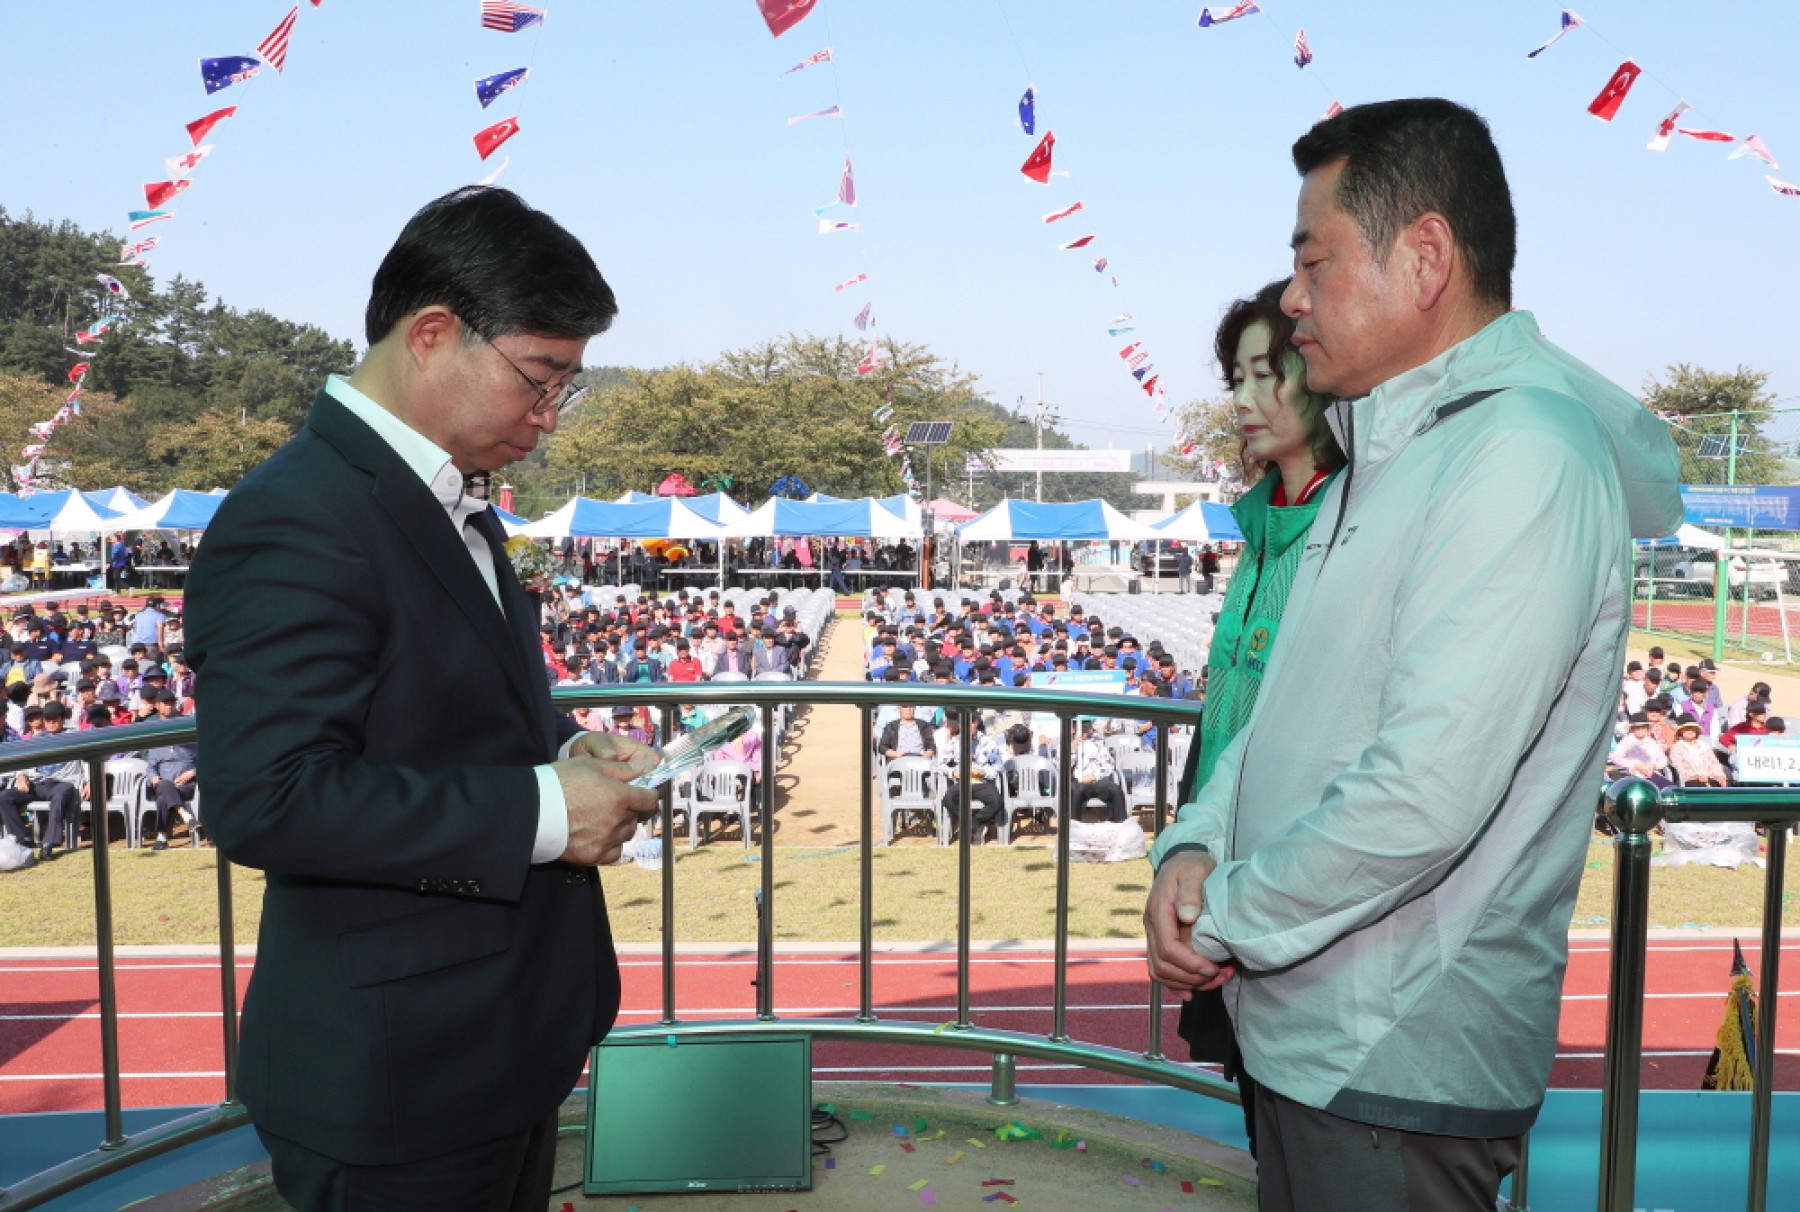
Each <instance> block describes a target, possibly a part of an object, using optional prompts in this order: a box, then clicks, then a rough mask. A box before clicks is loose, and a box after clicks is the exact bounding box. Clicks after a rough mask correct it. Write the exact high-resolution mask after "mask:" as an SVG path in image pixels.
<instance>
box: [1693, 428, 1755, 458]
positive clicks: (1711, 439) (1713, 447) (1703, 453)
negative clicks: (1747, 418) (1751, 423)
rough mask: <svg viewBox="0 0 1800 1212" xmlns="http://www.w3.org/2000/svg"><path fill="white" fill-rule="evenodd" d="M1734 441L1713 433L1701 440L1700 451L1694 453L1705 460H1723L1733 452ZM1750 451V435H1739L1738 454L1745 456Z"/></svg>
mask: <svg viewBox="0 0 1800 1212" xmlns="http://www.w3.org/2000/svg"><path fill="white" fill-rule="evenodd" d="M1731 447H1732V441H1731V439H1730V438H1729V437H1728V436H1726V435H1723V434H1716V433H1711V434H1707V435H1705V436H1704V437H1702V438H1701V439H1700V449H1699V450H1697V451H1695V452H1694V453H1695V454H1697V455H1699V456H1700V457H1701V458H1703V459H1723V458H1725V457H1727V456H1728V455H1729V454H1730V452H1731ZM1749 449H1750V435H1749V434H1739V435H1738V439H1737V453H1739V454H1743V453H1744V452H1746V451H1747V450H1749Z"/></svg>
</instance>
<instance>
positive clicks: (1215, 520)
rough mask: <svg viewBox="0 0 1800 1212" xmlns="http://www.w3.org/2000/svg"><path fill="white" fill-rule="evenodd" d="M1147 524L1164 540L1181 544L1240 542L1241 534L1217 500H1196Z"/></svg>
mask: <svg viewBox="0 0 1800 1212" xmlns="http://www.w3.org/2000/svg"><path fill="white" fill-rule="evenodd" d="M1150 525H1151V526H1152V527H1153V528H1154V529H1156V530H1158V531H1160V532H1161V536H1162V537H1163V538H1165V539H1173V540H1177V541H1179V542H1183V543H1242V542H1243V541H1244V532H1243V531H1241V530H1239V529H1238V524H1237V518H1236V517H1234V516H1233V515H1232V512H1231V510H1230V509H1229V508H1227V507H1226V506H1224V505H1221V504H1219V503H1218V502H1216V501H1195V502H1194V503H1193V504H1192V505H1189V506H1188V507H1187V508H1185V509H1183V510H1181V511H1180V512H1178V513H1172V514H1170V515H1169V516H1168V517H1166V518H1164V519H1163V520H1162V521H1160V522H1152V523H1150Z"/></svg>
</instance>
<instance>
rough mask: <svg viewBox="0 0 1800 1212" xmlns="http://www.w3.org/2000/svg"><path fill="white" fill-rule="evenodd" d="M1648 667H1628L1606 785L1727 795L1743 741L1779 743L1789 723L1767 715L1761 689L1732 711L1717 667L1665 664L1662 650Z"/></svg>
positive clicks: (1766, 695)
mask: <svg viewBox="0 0 1800 1212" xmlns="http://www.w3.org/2000/svg"><path fill="white" fill-rule="evenodd" d="M1649 656H1650V663H1649V665H1648V666H1647V667H1646V666H1645V665H1644V664H1643V663H1642V662H1639V661H1632V662H1631V663H1630V664H1629V665H1627V666H1626V667H1625V678H1624V681H1623V683H1622V684H1621V687H1620V691H1619V710H1618V723H1617V726H1616V728H1615V730H1614V731H1615V733H1616V735H1617V738H1618V739H1617V741H1616V743H1615V744H1614V745H1613V748H1612V751H1611V752H1610V753H1609V754H1608V755H1607V759H1606V775H1607V777H1608V778H1626V777H1636V778H1642V779H1648V780H1649V781H1650V782H1652V783H1654V784H1656V785H1657V786H1659V787H1670V786H1702V787H1726V786H1730V785H1732V784H1733V783H1734V782H1735V781H1736V780H1735V778H1734V777H1733V770H1734V762H1735V759H1736V756H1737V748H1738V742H1739V738H1741V737H1744V736H1766V735H1780V734H1783V733H1785V732H1786V731H1787V723H1786V722H1785V721H1784V720H1783V719H1782V718H1781V717H1780V716H1774V715H1770V714H1769V709H1770V706H1771V700H1772V697H1773V691H1772V690H1771V688H1770V686H1769V684H1768V683H1767V682H1757V683H1755V684H1754V685H1752V686H1751V688H1750V691H1749V693H1748V694H1745V695H1743V696H1741V697H1739V698H1738V699H1736V700H1735V701H1734V702H1732V703H1729V704H1727V703H1726V702H1725V699H1724V696H1723V694H1722V693H1721V692H1720V691H1719V688H1718V686H1717V684H1716V683H1717V681H1718V676H1719V671H1718V666H1717V665H1716V664H1714V663H1713V662H1712V661H1710V660H1707V661H1702V662H1701V663H1700V664H1698V665H1689V666H1687V667H1685V668H1684V667H1683V666H1682V665H1681V664H1680V662H1678V661H1669V662H1667V663H1666V664H1665V663H1664V659H1663V650H1662V649H1661V648H1652V649H1651V650H1650V653H1649Z"/></svg>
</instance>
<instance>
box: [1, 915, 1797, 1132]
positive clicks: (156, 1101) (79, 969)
mask: <svg viewBox="0 0 1800 1212" xmlns="http://www.w3.org/2000/svg"><path fill="white" fill-rule="evenodd" d="M1744 950H1745V954H1746V957H1747V958H1748V959H1749V961H1750V964H1751V967H1752V968H1753V969H1755V968H1757V967H1758V966H1759V960H1760V956H1759V954H1758V951H1759V948H1758V947H1757V946H1756V945H1755V943H1754V942H1753V941H1747V942H1746V943H1745V946H1744ZM1783 952H1784V957H1783V958H1784V961H1785V967H1786V969H1787V971H1788V972H1793V971H1795V967H1796V964H1800V939H1797V940H1793V941H1790V942H1788V943H1786V944H1784V946H1783ZM621 962H622V965H623V969H624V977H625V997H624V1009H623V1011H622V1014H621V1020H620V1021H621V1022H623V1023H642V1022H653V1021H655V1020H656V1019H657V1018H658V1017H659V1016H660V999H661V996H662V963H661V960H660V958H659V957H658V956H657V955H654V954H651V955H626V956H624V957H623V958H622V961H621ZM1051 963H1052V956H1051V955H1050V953H1048V952H1045V951H1010V950H1009V951H990V952H982V953H978V954H976V955H975V956H974V958H973V961H972V964H971V970H970V972H971V975H970V982H971V995H970V1000H971V1006H972V1014H971V1017H972V1018H973V1019H974V1021H975V1022H976V1024H977V1025H979V1026H983V1027H993V1028H1000V1029H1006V1030H1014V1031H1024V1032H1029V1033H1034V1034H1046V1033H1048V1032H1049V1030H1050V1024H1051V998H1052V985H1051ZM1730 964H1731V940H1730V939H1728V938H1716V937H1701V936H1696V937H1694V938H1692V939H1676V940H1661V941H1657V942H1652V943H1651V944H1650V955H1649V965H1648V973H1649V977H1648V997H1647V999H1646V1017H1645V1027H1644V1045H1645V1057H1644V1070H1643V1073H1644V1085H1645V1087H1646V1088H1650V1089H1682V1090H1692V1089H1696V1088H1698V1086H1699V1084H1700V1077H1701V1074H1702V1073H1703V1072H1704V1070H1705V1065H1706V1058H1707V1056H1708V1054H1709V1053H1710V1051H1711V1049H1712V1041H1713V1036H1714V1033H1715V1032H1716V1031H1717V1030H1718V1027H1719V1022H1720V1018H1721V1015H1722V1012H1723V1005H1724V1002H1723V996H1724V991H1725V989H1726V986H1727V979H1726V974H1727V972H1728V970H1729V968H1730ZM118 971H119V1009H120V1022H119V1054H120V1059H121V1064H122V1069H123V1073H124V1077H123V1081H122V1089H123V1093H124V1101H125V1105H126V1106H131V1107H152V1106H172V1105H191V1104H204V1103H215V1102H217V1101H219V1100H220V1099H221V1098H223V1097H224V1085H223V1075H222V1072H221V1059H220V1058H221V1055H222V1046H221V1042H220V1030H219V1025H218V1006H219V974H218V965H217V963H216V961H213V960H209V959H206V958H132V959H126V960H122V961H120V963H119V965H118ZM755 971H756V965H755V961H754V957H753V956H751V955H749V954H748V953H745V952H730V953H721V954H715V955H707V956H689V955H684V956H683V957H682V958H681V960H680V961H679V965H678V969H677V985H676V992H677V1006H678V1010H679V1014H680V1016H681V1017H682V1018H686V1019H702V1018H748V1017H751V1016H752V1015H754V1013H755V1006H756V998H755V989H754V987H753V986H752V984H751V980H752V978H753V977H754V975H755ZM249 975H250V961H248V960H241V961H240V964H239V969H238V980H239V987H240V991H241V989H242V987H243V986H244V985H245V984H246V983H247V982H248V980H249ZM1606 980H1607V943H1606V942H1605V940H1603V939H1602V940H1594V941H1584V940H1576V941H1574V942H1573V943H1572V944H1571V956H1570V965H1569V975H1568V979H1567V981H1566V982H1565V987H1564V1000H1563V1014H1562V1026H1561V1033H1560V1037H1559V1038H1560V1042H1559V1044H1558V1050H1557V1061H1556V1066H1555V1069H1554V1071H1553V1072H1552V1075H1551V1083H1552V1084H1553V1085H1555V1086H1560V1087H1585V1088H1593V1087H1597V1086H1598V1085H1599V1083H1600V1074H1601V1059H1600V1058H1601V1054H1602V1052H1603V1050H1604V1044H1605V1024H1606ZM874 981H875V988H874V994H875V1005H876V1010H877V1013H879V1014H880V1015H882V1016H883V1017H887V1018H897V1019H911V1020H918V1021H924V1022H930V1023H940V1022H945V1021H948V1020H950V1019H951V1018H953V1017H954V1015H955V1006H956V965H955V958H954V956H953V955H946V954H943V953H941V952H932V953H929V954H919V953H916V952H903V953H883V954H881V955H878V956H877V957H876V960H875V974H874ZM1790 983H1791V982H1790ZM0 989H3V990H4V994H3V995H0V996H4V999H5V1000H4V1001H0V1114H19V1113H27V1112H44V1111H72V1110H86V1109H97V1108H99V1107H101V1106H102V1094H101V1079H100V1024H99V994H98V981H97V969H96V967H95V965H94V963H93V961H92V960H84V959H48V960H0ZM857 990H858V985H857V966H856V960H855V955H854V953H853V952H851V953H837V954H832V953H813V952H780V953H778V954H777V957H776V963H775V1000H776V1010H777V1012H778V1013H779V1014H782V1015H784V1016H785V1015H796V1016H824V1015H842V1016H846V1017H847V1016H850V1015H853V1014H854V1013H855V1008H856V1003H857V996H858V993H857ZM1147 992H1148V981H1147V978H1146V976H1145V972H1144V961H1143V956H1142V954H1141V952H1134V951H1129V950H1110V951H1083V952H1077V953H1076V954H1075V955H1073V956H1072V957H1071V959H1070V963H1069V994H1068V1000H1069V1016H1068V1026H1069V1033H1070V1035H1071V1036H1072V1037H1073V1038H1075V1039H1076V1040H1080V1041H1084V1042H1090V1043H1099V1044H1107V1045H1111V1046H1114V1047H1121V1048H1126V1049H1129V1050H1131V1051H1142V1050H1143V1048H1144V1046H1145V1041H1146V1027H1147V1022H1146V1018H1147V1010H1148V1003H1147ZM1781 1010H1782V1015H1781V1018H1780V1019H1779V1020H1778V1032H1779V1035H1778V1039H1777V1046H1778V1047H1777V1062H1776V1078H1777V1088H1779V1089H1783V1090H1794V1089H1800V1024H1797V1023H1796V1018H1797V1017H1800V1000H1796V995H1795V993H1792V992H1784V993H1783V994H1782V1005H1781ZM1175 1018H1176V1013H1175V1011H1174V1010H1173V1009H1170V1010H1168V1011H1167V1012H1166V1017H1165V1022H1164V1027H1163V1038H1164V1040H1165V1041H1166V1043H1165V1050H1167V1051H1168V1052H1169V1053H1170V1054H1171V1055H1180V1054H1182V1053H1184V1052H1185V1046H1184V1045H1182V1044H1181V1042H1180V1041H1179V1040H1178V1039H1177V1038H1176V1036H1175ZM813 1055H814V1062H815V1069H816V1072H817V1073H818V1074H819V1076H821V1077H822V1078H826V1079H857V1080H870V1081H914V1082H959V1081H960V1082H979V1081H983V1080H985V1075H986V1073H987V1071H988V1067H987V1064H986V1063H985V1062H986V1058H985V1057H984V1056H982V1055H981V1054H979V1053H971V1052H964V1051H960V1050H956V1049H937V1048H915V1047H906V1046H903V1045H880V1046H859V1045H853V1044H848V1043H821V1044H819V1045H818V1046H817V1047H816V1048H815V1050H814V1054H813ZM1019 1069H1020V1071H1021V1072H1020V1075H1019V1080H1020V1083H1021V1084H1027V1083H1032V1082H1038V1083H1052V1082H1055V1083H1062V1082H1115V1081H1118V1080H1120V1079H1117V1078H1114V1077H1113V1076H1111V1075H1110V1074H1104V1073H1094V1072H1090V1071H1087V1070H1083V1069H1079V1068H1071V1067H1064V1066H1059V1065H1051V1064H1046V1063H1041V1062H1035V1061H1030V1060H1028V1059H1025V1058H1021V1060H1020V1063H1019Z"/></svg>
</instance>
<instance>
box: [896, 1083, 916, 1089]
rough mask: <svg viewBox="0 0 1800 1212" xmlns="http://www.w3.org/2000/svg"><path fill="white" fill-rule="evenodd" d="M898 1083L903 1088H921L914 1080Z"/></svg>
mask: <svg viewBox="0 0 1800 1212" xmlns="http://www.w3.org/2000/svg"><path fill="white" fill-rule="evenodd" d="M898 1085H899V1087H900V1088H901V1089H902V1090H917V1089H919V1088H920V1087H918V1086H916V1085H914V1084H913V1083H912V1082H899V1083H898Z"/></svg>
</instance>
